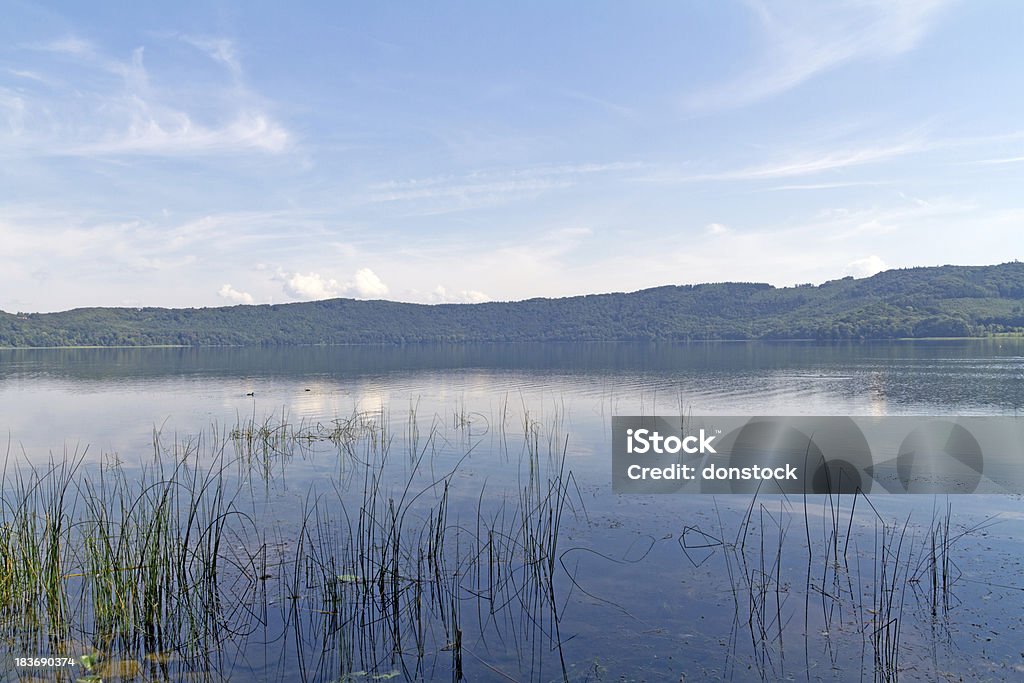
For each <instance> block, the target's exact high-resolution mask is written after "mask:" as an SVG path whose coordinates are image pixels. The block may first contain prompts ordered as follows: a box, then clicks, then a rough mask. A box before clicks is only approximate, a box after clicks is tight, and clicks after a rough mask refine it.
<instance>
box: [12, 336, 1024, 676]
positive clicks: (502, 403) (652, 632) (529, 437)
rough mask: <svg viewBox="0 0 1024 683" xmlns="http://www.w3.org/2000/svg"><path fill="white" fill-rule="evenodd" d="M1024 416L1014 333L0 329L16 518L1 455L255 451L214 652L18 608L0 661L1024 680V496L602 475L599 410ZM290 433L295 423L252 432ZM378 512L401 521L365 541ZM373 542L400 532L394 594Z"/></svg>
mask: <svg viewBox="0 0 1024 683" xmlns="http://www.w3.org/2000/svg"><path fill="white" fill-rule="evenodd" d="M1021 410H1024V340H1018V339H995V340H955V341H928V342H892V343H864V344H843V345H818V344H809V343H777V344H772V343H717V344H694V345H642V344H637V345H633V344H545V345H527V344H521V345H467V346H409V347H331V348H272V349H71V350H0V429H2V430H3V432H4V434H5V436H6V437H7V441H8V456H7V460H8V465H7V467H8V469H7V474H6V475H5V486H7V487H8V488H5V493H4V495H5V503H6V505H7V507H8V513H6V514H9V510H10V508H12V507H13V504H12V502H11V497H12V496H13V495H14V493H13V492H12V491H13V489H11V488H10V487H9V486H8V485H9V482H10V481H11V476H12V475H11V473H12V472H13V471H14V470H15V469H16V468H21V470H22V471H27V470H26V468H30V467H35V468H36V469H37V470H44V469H45V468H46V467H48V466H49V463H51V462H58V463H59V462H62V461H65V460H70V461H73V462H76V463H80V467H79V469H78V470H76V472H75V474H74V475H73V477H75V478H78V477H81V478H83V479H84V478H88V477H93V478H94V480H95V478H96V477H99V476H100V475H101V474H102V473H103V472H105V471H110V470H111V468H116V470H117V471H118V472H121V473H122V474H123V476H124V477H125V480H126V481H128V482H131V481H136V480H141V478H142V477H143V476H149V475H146V474H145V473H146V472H150V473H151V472H152V468H153V458H154V431H156V432H157V433H158V434H159V436H158V439H159V441H160V442H161V443H162V444H163V445H164V447H165V449H168V450H173V446H174V445H175V444H183V443H184V444H189V443H193V444H195V443H196V441H195V439H197V438H198V437H199V436H200V435H202V438H203V442H202V444H201V445H199V446H197V447H196V452H195V456H196V461H197V462H201V461H202V460H203V458H207V457H208V458H210V459H213V458H215V457H216V453H218V452H219V453H220V456H219V457H220V458H222V459H223V460H226V461H230V462H231V463H235V462H236V461H237V460H239V458H242V455H240V453H242V452H243V451H245V452H247V453H248V459H247V460H246V463H248V464H247V467H248V468H249V470H246V471H245V472H241V469H242V468H240V467H237V466H235V465H234V464H233V465H232V467H231V468H230V471H231V474H230V475H229V476H228V479H229V480H230V481H231V482H234V483H235V484H237V485H238V490H239V492H238V493H237V494H235V495H234V497H233V498H232V499H231V500H232V505H234V506H235V508H236V509H237V510H238V511H241V512H240V513H239V514H238V515H237V519H243V518H244V520H245V521H244V523H241V522H239V523H238V527H237V528H235V527H233V526H231V525H234V524H236V521H231V522H230V523H229V525H228V532H226V533H225V539H226V541H225V548H227V550H224V549H220V550H218V552H222V553H233V555H231V557H233V558H237V557H243V556H244V557H245V558H246V562H237V561H235V562H233V563H232V564H230V565H229V566H230V569H229V570H226V571H225V572H224V574H223V576H222V583H221V584H219V586H220V587H219V588H218V590H224V591H226V593H225V596H226V597H225V598H223V600H228V601H235V602H236V603H237V604H239V605H245V606H246V608H245V609H244V610H234V611H228V612H227V613H225V614H224V615H221V616H218V617H217V618H218V619H221V620H222V623H223V629H222V631H223V638H222V639H221V640H220V641H219V642H217V643H215V644H213V645H211V647H210V650H211V651H216V653H217V654H216V656H214V657H212V658H207V659H205V660H203V661H197V660H196V656H195V654H194V652H193V651H192V650H189V649H188V647H186V645H184V644H182V643H171V645H170V646H168V645H167V644H166V643H165V644H162V645H160V647H157V646H155V645H153V646H146V645H143V646H140V647H135V646H128V645H125V644H124V643H125V642H128V640H130V638H129V639H127V640H126V639H125V637H124V636H123V635H122V636H121V641H117V642H116V643H115V642H114V640H111V639H110V638H106V639H105V638H103V637H101V635H99V634H98V633H97V632H96V631H94V630H91V629H90V628H85V627H82V626H78V627H75V626H73V627H71V633H70V634H65V635H64V636H62V638H63V640H62V641H61V642H60V643H57V644H54V639H53V638H50V639H49V640H48V641H47V640H46V639H43V640H44V641H45V642H46V643H49V645H45V644H40V643H41V642H43V641H38V640H37V641H32V642H33V643H35V644H34V645H32V646H31V647H37V648H42V649H43V650H45V652H32V651H27V650H26V649H25V648H26V647H29V646H27V645H26V644H25V643H26V642H27V641H26V640H24V638H23V637H22V636H23V635H24V634H20V635H19V630H18V629H17V628H14V627H13V626H12V624H13V621H12V620H11V617H10V615H8V616H7V617H6V619H7V626H6V627H5V629H4V632H5V633H7V642H8V645H7V646H6V650H5V652H4V653H3V657H4V659H3V664H2V666H3V668H4V669H5V670H7V671H9V672H11V673H8V674H7V679H9V680H17V679H27V678H28V677H29V676H30V675H31V672H30V671H28V670H26V669H24V668H23V669H20V670H19V669H16V668H15V667H14V666H13V662H14V659H13V658H15V657H23V656H35V655H47V654H50V655H53V654H56V652H57V651H58V650H59V651H61V652H67V653H68V654H69V655H73V656H74V657H76V658H77V657H79V656H81V655H87V656H94V657H95V658H96V660H97V661H100V662H105V663H106V664H105V665H106V666H107V667H108V668H107V669H101V668H99V667H101V666H103V664H96V665H95V668H94V669H91V670H89V671H86V670H84V669H83V668H82V667H83V665H82V664H81V663H79V664H78V665H76V666H77V667H78V670H77V671H75V673H74V674H73V675H71V677H70V678H69V679H68V680H74V679H75V677H76V676H77V677H82V676H83V675H84V674H90V675H94V676H99V677H102V678H103V680H108V679H110V680H116V679H118V677H119V676H120V677H121V678H124V679H126V680H127V679H132V678H134V679H136V680H177V679H180V678H182V677H184V676H186V675H188V676H190V677H192V678H195V679H202V680H278V679H281V678H288V679H295V680H318V681H357V680H367V681H368V680H386V679H387V678H389V677H390V678H394V679H402V678H412V679H423V680H456V679H458V678H459V677H464V678H465V679H466V680H542V681H547V680H572V681H584V680H590V681H600V680H608V681H612V680H615V681H618V680H668V681H680V680H687V681H696V680H778V679H794V680H862V679H874V680H886V679H895V678H897V677H898V678H900V679H906V680H936V681H939V680H942V681H945V680H961V679H963V680H1024V647H1022V646H1021V643H1022V642H1024V637H1022V636H1024V631H1022V629H1024V572H1022V570H1021V561H1022V560H1021V558H1022V557H1024V502H1022V499H1021V498H1020V497H1018V496H960V497H956V496H953V497H949V498H946V497H941V498H940V497H935V496H877V497H875V498H872V499H871V500H864V499H863V498H859V499H852V498H850V497H844V498H842V499H831V500H830V499H826V498H824V497H816V498H814V499H811V500H809V501H808V502H807V504H806V505H805V504H804V501H802V500H786V499H783V498H781V497H779V496H768V495H765V496H759V497H758V498H757V499H756V500H753V501H752V500H751V498H750V497H749V496H717V497H711V496H673V495H666V496H615V495H613V494H612V493H611V486H610V480H609V476H610V457H611V454H610V436H611V434H610V432H611V418H612V416H613V415H637V414H648V415H654V414H667V415H673V414H679V413H680V412H693V413H697V414H700V413H703V414H728V415H748V414H749V415H758V414H760V415H1017V414H1018V412H1019V411H1021ZM247 425H248V427H247ZM282 425H291V426H292V433H293V434H294V435H298V436H299V437H301V436H302V435H303V434H305V435H306V437H307V438H306V439H305V440H303V439H301V438H299V439H292V440H291V441H287V440H284V441H281V442H280V444H279V446H280V447H279V448H278V447H275V448H272V449H269V450H268V449H267V448H266V444H267V442H268V439H269V440H270V441H273V439H274V436H273V435H274V434H278V435H279V434H281V433H282V432H281V431H280V430H281V427H282ZM339 425H342V426H347V429H348V430H349V431H348V432H345V433H346V434H347V436H346V437H345V438H346V439H348V441H345V442H344V443H341V442H339V440H338V438H335V440H334V441H331V440H329V439H327V436H328V435H329V434H331V433H332V431H331V430H337V429H338V427H339ZM261 426H262V427H263V428H264V431H263V432H262V434H263V436H262V439H263V441H262V443H263V447H262V449H260V448H257V449H256V450H257V451H259V454H260V457H255V458H254V457H253V453H254V451H253V447H252V442H253V440H254V439H255V440H256V441H259V440H260V437H259V436H258V434H257V435H256V436H254V434H256V433H257V432H258V431H259V428H260V427H261ZM246 429H248V432H246ZM232 430H235V438H234V439H232V438H231V433H232ZM275 430H276V431H275ZM283 433H284V434H285V435H287V434H288V432H283ZM333 433H334V435H335V436H336V437H337V435H338V432H337V431H335V432H333ZM246 434H248V437H249V446H248V451H246V448H245V447H244V444H243V445H242V446H240V445H239V436H241V437H242V441H244V440H245V437H246ZM268 435H270V436H269V437H268ZM378 435H379V436H378ZM218 439H219V440H220V441H219V443H221V445H222V446H223V448H222V449H221V450H220V451H218V450H217V449H218V446H217V444H218ZM285 441H287V443H285ZM275 443H276V442H275ZM186 450H187V449H186ZM174 457H175V456H174V455H173V454H172V455H171V458H172V460H173V459H174ZM1022 458H1024V454H1022ZM563 463H564V465H563ZM1022 465H1024V463H1022ZM253 472H255V474H253ZM374 476H376V477H377V481H378V484H377V487H378V488H379V492H380V493H379V500H375V501H372V504H371V505H369V508H370V509H373V510H375V511H376V513H374V514H375V515H378V514H379V515H380V517H379V518H378V517H377V516H373V517H372V520H373V525H375V528H376V529H377V531H374V532H372V533H371V532H367V534H366V535H365V536H364V538H366V539H368V540H367V541H366V543H365V544H364V545H359V544H358V543H356V542H354V541H353V540H352V537H353V535H355V536H358V535H359V532H358V529H361V528H362V527H361V526H360V525H359V523H358V517H359V515H358V514H357V512H356V511H358V510H359V509H364V510H365V509H367V505H368V504H367V493H366V491H367V487H368V486H371V484H373V482H374V481H375V480H374ZM254 482H256V483H257V484H258V485H256V484H254ZM552 482H555V483H554V484H552ZM552 492H553V493H552ZM360 506H362V508H361V507H360ZM947 506H949V507H947ZM84 507H85V506H79V508H76V509H75V510H74V511H73V514H74V515H78V516H79V517H82V518H85V517H88V513H87V512H86V511H84V510H83V508H84ZM395 510H398V511H399V512H397V513H394V514H393V515H392V517H393V519H392V521H394V519H398V518H399V517H401V520H400V523H399V524H398V525H397V526H396V525H395V524H392V526H391V527H389V528H398V527H401V528H402V529H409V530H408V531H407V532H404V533H405V536H404V537H403V538H402V539H400V541H399V540H398V539H396V538H394V537H393V536H394V535H395V534H390V532H388V533H384V534H383V536H378V535H374V534H376V533H378V532H379V530H380V528H381V522H380V519H381V518H387V517H388V515H389V514H392V512H393V511H395ZM438 510H444V511H445V513H444V518H443V520H441V521H438V516H437V514H436V512H437V511H438ZM389 511H391V512H389ZM402 511H405V512H406V513H407V517H406V516H402V514H401V513H402ZM552 511H554V512H553V513H552ZM243 513H244V514H243ZM559 513H560V515H561V516H560V518H558V519H557V523H554V521H555V520H554V517H555V516H556V515H557V514H559ZM545 515H550V518H547V517H545ZM947 515H948V516H947ZM231 519H232V520H234V519H235V518H231ZM5 520H6V518H5ZM947 520H948V521H947ZM5 523H6V522H5ZM403 524H404V525H405V526H402V525H403ZM243 527H244V531H243V530H242V529H243ZM313 528H316V531H315V532H313V531H310V529H313ZM325 529H326V530H327V531H324V530H325ZM353 529H356V530H357V531H356V532H355V533H353V531H352V530H353ZM430 529H434V530H435V531H434V532H432V533H430V532H428V530H430ZM437 529H442V530H443V532H444V533H443V534H441V535H438V534H437V533H436V530H437ZM527 529H529V530H530V531H529V533H527V531H526V530H527ZM553 530H557V533H556V534H555V536H552V531H553ZM68 533H69V534H73V533H77V532H74V531H69V532H68ZM389 534H390V535H389ZM440 536H444V537H445V540H444V544H443V549H441V548H439V546H440V545H441V543H440V542H439V541H438V539H439V538H440ZM499 537H500V538H501V539H503V540H501V541H499V540H498V539H499ZM73 538H74V537H73V536H70V535H69V536H68V537H67V545H69V546H71V549H65V550H63V551H62V552H67V553H68V558H69V559H68V560H67V562H66V564H68V565H69V566H70V565H73V564H74V562H75V560H76V558H77V557H78V555H77V554H76V553H77V550H76V549H75V548H74V541H73ZM329 539H333V540H329ZM537 539H547V540H542V541H538V540H537ZM936 539H938V543H936ZM378 541H379V542H380V543H382V544H387V543H391V542H393V547H394V548H395V549H396V550H395V553H394V558H393V559H394V567H395V569H394V570H393V571H392V573H391V574H388V575H387V576H390V577H391V579H393V582H392V583H393V585H392V587H391V589H390V590H391V593H389V595H390V596H391V597H390V598H388V597H387V595H385V592H386V591H385V587H384V582H383V581H380V582H379V583H380V585H379V586H377V583H373V582H377V581H378V579H379V578H380V577H383V576H385V574H384V573H381V570H380V566H379V565H378V564H376V563H375V562H376V561H375V560H374V559H373V558H372V557H371V556H372V555H373V554H374V553H376V552H384V551H382V550H381V548H379V547H377V544H378ZM535 543H538V544H539V545H538V546H537V547H535V545H534V544H535ZM936 547H938V550H936ZM353 548H355V549H353ZM424 549H427V550H426V551H424ZM330 553H333V555H331V558H332V559H331V561H330V562H328V561H327V560H326V559H324V558H325V557H327V555H328V554H330ZM360 553H361V556H359V555H360ZM428 553H429V554H431V556H437V557H440V556H443V557H444V558H446V559H445V563H444V571H442V570H441V569H438V566H435V565H430V561H431V560H429V558H427V554H428ZM385 555H386V553H385ZM496 555H497V556H496ZM310 557H312V558H313V559H310ZM254 558H259V560H258V561H257V559H254ZM424 558H427V559H424ZM389 561H390V560H389ZM346 562H347V564H346ZM382 562H383V561H382ZM257 565H258V567H257ZM300 565H301V567H300ZM428 566H433V567H434V569H433V570H431V571H432V572H433V573H430V571H428V569H424V568H425V567H428ZM325 567H329V569H324V568H325ZM375 571H377V572H378V573H374V572H375ZM317 572H319V574H318V573H317ZM416 572H421V573H416ZM503 572H504V573H503ZM414 573H415V576H413V574H414ZM371 574H373V577H375V578H372V581H371V576H370V575H371ZM314 575H315V576H314ZM97 576H98V575H97ZM224 577H227V578H224ZM64 580H65V581H66V582H67V584H68V591H69V592H72V593H73V592H74V590H76V589H75V588H74V587H75V586H77V585H78V584H77V583H76V582H77V581H78V580H79V577H77V572H72V571H68V572H67V575H66V576H65V579H64ZM83 581H84V579H83ZM228 582H231V585H230V586H225V583H228ZM371 583H372V585H371ZM399 583H402V586H401V587H400V586H399ZM82 585H83V586H86V587H85V588H82V589H81V590H83V591H84V593H82V594H83V595H87V596H94V595H95V594H97V590H96V589H95V588H89V587H88V585H87V583H83V584H82ZM330 591H334V593H332V595H333V597H332V598H331V599H330V600H329V599H328V598H327V597H325V596H326V595H327V593H329V592H330ZM346 591H347V592H346ZM90 600H91V602H90ZM96 604H97V602H96V600H95V599H93V598H90V599H89V600H87V599H85V598H83V599H82V600H81V602H80V603H73V604H71V606H70V607H69V610H70V611H72V612H74V611H76V610H77V611H80V612H90V610H91V611H95V610H96V609H97V608H96V607H95V605H96ZM218 609H220V608H218ZM416 610H422V613H420V612H417V611H416ZM86 621H87V622H88V623H89V624H93V621H92V620H91V618H90V619H87V620H86ZM176 624H177V625H176V627H175V628H183V627H181V625H180V623H177V622H176ZM383 624H387V625H388V628H386V629H385V628H384V627H383V626H382V625H383ZM399 626H401V628H399ZM76 629H77V630H76ZM399 631H402V632H401V633H399ZM19 638H21V639H19ZM143 640H145V639H143ZM122 641H124V642H122ZM118 643H120V644H118ZM147 648H148V649H149V650H153V651H148V652H147V651H146V650H147ZM90 653H91V654H90ZM114 664H116V665H117V666H116V667H114V666H113V665H114ZM90 665H91V660H90ZM87 668H88V667H87ZM51 675H52V671H48V672H47V673H46V674H45V675H44V679H48V678H47V677H49V676H51ZM961 677H962V678H961Z"/></svg>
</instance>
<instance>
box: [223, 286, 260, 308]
mask: <svg viewBox="0 0 1024 683" xmlns="http://www.w3.org/2000/svg"><path fill="white" fill-rule="evenodd" d="M217 295H218V296H220V297H221V298H222V299H227V300H228V301H230V302H232V303H236V304H251V303H252V294H249V292H240V291H238V290H237V289H235V288H234V287H232V286H231V285H230V284H226V285H224V286H223V287H221V288H220V291H218V292H217Z"/></svg>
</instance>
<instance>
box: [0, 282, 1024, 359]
mask: <svg viewBox="0 0 1024 683" xmlns="http://www.w3.org/2000/svg"><path fill="white" fill-rule="evenodd" d="M1001 332H1024V263H1018V262H1013V263H1004V264H1001V265H997V266H942V267H936V268H911V269H905V270H889V271H885V272H882V273H879V274H877V275H874V276H872V277H869V278H864V279H853V278H843V279H841V280H832V281H830V282H826V283H824V284H822V285H818V286H812V285H800V286H796V287H783V288H776V287H772V286H771V285H767V284H749V283H720V284H703V285H684V286H666V287H657V288H654V289H647V290H642V291H639V292H633V293H630V294H591V295H587V296H575V297H567V298H562V299H530V300H527V301H517V302H504V303H483V304H439V305H423V304H406V303H396V302H391V301H359V300H354V299H331V300H327V301H316V302H309V303H295V304H279V305H260V306H229V307H223V308H187V309H167V308H79V309H75V310H71V311H65V312H61V313H45V314H40V313H32V314H21V313H19V314H17V315H12V314H9V313H0V346H113V345H129V346H131V345H154V344H184V345H195V346H203V345H266V344H350V343H418V342H470V341H472V342H487V341H635V340H663V341H687V340H705V339H888V338H898V337H962V336H975V335H985V334H996V333H1001Z"/></svg>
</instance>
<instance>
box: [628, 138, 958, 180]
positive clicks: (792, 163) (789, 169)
mask: <svg viewBox="0 0 1024 683" xmlns="http://www.w3.org/2000/svg"><path fill="white" fill-rule="evenodd" d="M937 146H939V144H938V143H934V142H930V141H928V140H926V139H925V138H923V137H918V138H915V139H909V140H905V141H902V142H896V143H892V144H888V145H868V146H862V147H838V148H834V149H819V150H808V151H804V152H802V153H798V154H792V153H789V154H787V155H785V156H784V157H783V158H780V159H778V160H773V161H769V162H766V163H761V164H756V165H750V166H741V167H739V168H734V169H728V170H723V171H712V172H694V171H692V170H690V169H686V170H678V169H672V168H664V169H661V170H659V171H655V172H653V173H648V174H646V175H642V176H637V177H636V178H635V180H638V181H641V182H653V183H666V184H676V183H696V182H709V181H756V180H778V179H781V178H795V177H800V176H810V175H815V174H818V173H823V172H826V171H837V170H841V169H845V168H852V167H857V166H866V165H869V164H880V163H883V162H887V161H892V160H894V159H898V158H900V157H905V156H910V155H913V154H918V153H921V152H925V151H928V150H931V149H934V148H936V147H937Z"/></svg>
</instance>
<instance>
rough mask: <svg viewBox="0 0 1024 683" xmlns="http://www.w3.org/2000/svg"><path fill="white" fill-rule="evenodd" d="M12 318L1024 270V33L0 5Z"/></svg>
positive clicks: (489, 10) (872, 9) (446, 11)
mask: <svg viewBox="0 0 1024 683" xmlns="http://www.w3.org/2000/svg"><path fill="white" fill-rule="evenodd" d="M4 14H5V19H4V21H3V22H2V23H0V158H2V163H0V309H2V310H6V311H12V312H13V311H51V310H61V309H67V308H73V307H79V306H94V305H101V306H143V305H147V306H150V305H152V306H217V305H226V304H232V303H282V302H287V301H302V300H311V299H319V298H327V297H334V296H350V297H357V298H387V299H394V300H400V301H416V302H463V301H482V300H508V299H523V298H529V297H535V296H564V295H572V294H580V293H590V292H609V291H632V290H636V289H641V288H645V287H652V286H658V285H664V284H684V283H696V282H709V281H727V280H734V281H762V282H771V283H773V284H776V285H786V284H795V283H804V282H815V283H817V282H822V281H825V280H828V279H832V278H837V277H842V276H844V275H848V274H852V275H856V276H862V275H869V274H871V273H873V272H877V271H878V270H880V269H884V268H892V267H907V266H919V265H938V264H945V263H956V264H991V263H999V262H1004V261H1008V260H1013V259H1015V258H1021V257H1022V255H1024V236H1022V234H1024V230H1022V228H1024V192H1022V188H1024V184H1022V180H1024V41H1022V40H1021V36H1022V35H1024V9H1022V8H1021V6H1020V5H1019V4H1018V3H1016V2H995V1H993V2H985V3H974V2H942V1H928V2H925V1H921V0H908V1H905V2H898V3H890V2H882V1H878V2H829V3H820V2H806V3H803V2H777V3H776V2H771V3H763V4H762V3H759V2H742V3H728V2H721V3H718V2H692V3H691V2H647V3H599V2H562V3H551V2H517V3H511V2H509V3H497V2H460V3H441V2H436V3H401V4H399V3H361V4H347V3H345V4H343V3H335V2H330V3H323V4H316V3H304V4H301V5H298V6H294V5H291V4H289V5H285V4H284V3H256V2H245V3H241V2H239V3H226V2H212V3H211V2H199V3H185V2H181V3H155V4H143V3H106V4H101V3H67V4H63V5H61V4H47V5H44V6H40V5H39V4H36V3H32V4H29V3H20V2H6V3H4Z"/></svg>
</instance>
